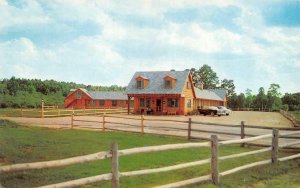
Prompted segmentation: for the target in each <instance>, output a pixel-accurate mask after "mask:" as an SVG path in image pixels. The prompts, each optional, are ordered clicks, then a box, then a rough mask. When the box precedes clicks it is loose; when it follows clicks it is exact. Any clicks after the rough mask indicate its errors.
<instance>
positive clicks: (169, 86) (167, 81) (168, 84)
mask: <svg viewBox="0 0 300 188" xmlns="http://www.w3.org/2000/svg"><path fill="white" fill-rule="evenodd" d="M165 88H166V89H172V81H171V80H165Z"/></svg>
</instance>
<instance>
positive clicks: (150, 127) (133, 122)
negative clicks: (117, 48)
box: [70, 113, 300, 146]
mask: <svg viewBox="0 0 300 188" xmlns="http://www.w3.org/2000/svg"><path fill="white" fill-rule="evenodd" d="M92 117H93V119H92V120H90V119H89V120H86V119H78V118H77V117H76V115H75V114H73V115H72V116H71V126H70V128H72V129H73V128H87V129H98V130H102V131H105V130H112V131H124V132H137V133H142V134H144V133H154V134H156V133H157V132H159V134H166V135H172V136H180V137H182V136H186V137H187V139H188V140H194V139H199V140H208V141H210V135H211V134H217V135H219V136H221V137H219V139H220V140H228V136H229V137H230V139H232V138H241V139H244V138H248V137H255V136H260V135H261V134H262V133H260V134H257V132H262V131H264V132H265V133H271V131H272V129H273V128H272V127H265V126H257V125H246V124H245V122H244V121H242V122H241V123H240V124H239V125H228V124H216V123H208V122H200V121H193V120H192V118H189V119H188V121H182V120H171V119H161V118H153V117H152V116H150V117H151V118H150V117H149V118H148V117H145V116H144V115H141V116H136V117H126V116H118V115H113V114H105V113H103V114H102V115H100V116H92ZM83 118H84V117H83ZM116 119H119V121H116ZM162 123H165V124H163V125H161V124H162ZM207 126H209V128H208V127H207ZM220 128H222V129H224V130H222V129H221V130H220ZM277 129H278V130H281V131H285V132H291V131H297V130H300V127H295V128H286V127H278V128H277ZM246 130H247V132H246ZM253 130H259V131H256V134H254V133H252V132H253ZM172 132H173V133H177V135H176V134H175V135H174V134H172ZM179 132H180V133H181V134H178V133H179ZM204 134H206V135H209V136H203V135H204ZM222 136H227V139H222ZM283 138H285V139H289V140H290V139H300V136H289V135H287V136H283ZM248 145H256V146H270V144H261V143H260V144H259V143H256V144H255V143H249V144H248ZM243 146H244V144H243Z"/></svg>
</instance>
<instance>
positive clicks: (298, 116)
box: [290, 111, 300, 124]
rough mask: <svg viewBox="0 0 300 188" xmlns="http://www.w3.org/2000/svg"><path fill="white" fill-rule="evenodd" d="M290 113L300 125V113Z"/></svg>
mask: <svg viewBox="0 0 300 188" xmlns="http://www.w3.org/2000/svg"><path fill="white" fill-rule="evenodd" d="M290 113H291V114H293V115H294V116H295V118H296V121H297V122H298V123H299V124H300V111H291V112H290Z"/></svg>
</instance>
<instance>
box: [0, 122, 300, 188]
mask: <svg viewBox="0 0 300 188" xmlns="http://www.w3.org/2000/svg"><path fill="white" fill-rule="evenodd" d="M112 142H117V143H118V145H119V149H125V148H133V147H143V146H152V145H162V144H170V143H184V142H186V140H185V139H184V138H177V137H167V136H158V135H151V134H145V135H143V136H141V135H140V134H135V133H124V132H93V131H83V130H55V129H46V128H27V127H23V126H19V125H17V124H15V123H12V122H8V121H4V120H0V164H2V165H4V164H12V163H24V162H36V161H47V160H55V159H62V158H67V157H72V156H79V155H85V154H91V153H95V152H98V151H105V150H109V146H110V144H111V143H112ZM254 149H258V148H254V147H250V148H247V147H246V148H241V147H239V146H237V145H229V146H222V147H220V155H221V156H222V155H230V154H234V153H240V152H246V151H251V150H254ZM298 152H299V151H298ZM293 153H295V151H293V152H292V151H289V152H288V151H285V153H284V154H283V152H281V155H282V156H283V155H287V154H288V155H291V154H293ZM209 157H210V150H209V149H208V148H199V149H195V148H194V149H181V150H170V151H163V152H155V153H147V154H137V155H130V156H122V157H120V160H119V165H120V171H121V172H125V171H132V170H139V169H147V168H157V167H163V166H170V165H175V164H180V163H184V162H190V161H195V160H199V159H206V158H209ZM269 158H270V153H268V152H267V153H262V154H259V155H252V156H249V157H242V158H239V159H232V160H226V161H222V162H220V171H221V172H222V171H225V170H229V169H231V168H234V167H237V166H241V165H243V164H246V163H251V162H254V161H259V160H264V159H269ZM299 164H300V159H298V160H293V161H288V162H284V163H282V164H279V165H276V166H272V165H266V166H264V167H258V168H253V169H251V170H245V171H243V172H240V173H236V174H233V175H229V176H227V177H224V178H221V184H220V185H218V186H215V185H212V184H210V183H206V184H201V187H276V186H277V185H282V186H285V187H297V188H298V187H299V185H300V178H298V177H299V175H300V168H299ZM209 166H210V165H209V164H207V165H202V166H197V167H192V168H185V169H181V170H175V171H170V172H165V173H157V174H151V175H143V176H136V177H124V178H121V181H120V185H121V187H130V188H132V187H153V186H155V185H163V184H167V183H173V182H176V181H181V180H185V179H189V178H194V177H198V176H201V175H206V174H209ZM108 172H110V161H109V160H102V161H96V162H90V163H85V164H77V165H71V166H67V167H61V168H54V169H47V170H33V171H26V172H18V173H10V174H1V176H0V182H1V184H3V186H5V187H36V186H42V185H47V184H52V183H59V182H64V181H68V180H73V179H78V178H83V177H89V176H94V175H99V174H103V173H108ZM99 186H101V187H110V182H104V183H98V184H93V185H88V186H86V187H99ZM199 186H200V185H198V186H192V187H199ZM279 187H281V186H279Z"/></svg>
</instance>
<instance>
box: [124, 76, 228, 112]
mask: <svg viewBox="0 0 300 188" xmlns="http://www.w3.org/2000/svg"><path fill="white" fill-rule="evenodd" d="M126 92H127V95H128V98H129V99H131V98H134V110H133V112H134V113H136V114H142V113H151V114H177V115H186V114H188V113H191V112H193V111H195V110H197V109H198V108H207V107H208V106H226V100H227V97H226V90H225V89H214V90H208V89H203V87H200V88H196V87H195V86H194V84H193V81H192V76H191V73H190V71H189V70H185V71H174V70H171V71H147V72H136V73H135V74H134V75H133V77H132V79H131V81H130V83H129V84H128V86H127V91H126ZM129 110H130V109H129ZM129 110H128V111H129Z"/></svg>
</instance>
